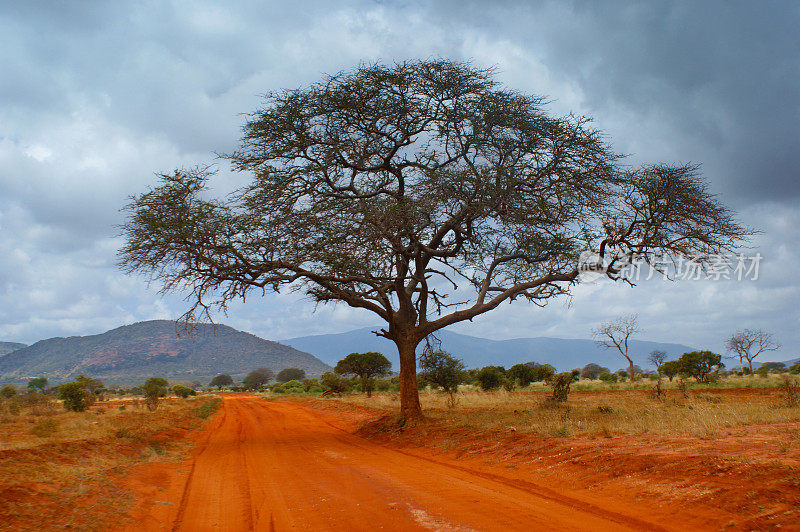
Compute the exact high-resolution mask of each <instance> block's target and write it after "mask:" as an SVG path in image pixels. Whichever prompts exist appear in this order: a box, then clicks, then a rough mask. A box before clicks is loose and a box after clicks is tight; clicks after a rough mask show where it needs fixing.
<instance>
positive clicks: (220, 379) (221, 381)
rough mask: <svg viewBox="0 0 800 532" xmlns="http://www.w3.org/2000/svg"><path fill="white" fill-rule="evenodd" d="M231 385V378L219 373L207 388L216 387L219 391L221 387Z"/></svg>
mask: <svg viewBox="0 0 800 532" xmlns="http://www.w3.org/2000/svg"><path fill="white" fill-rule="evenodd" d="M232 384H233V377H231V376H230V375H228V374H225V373H221V374H220V375H217V376H216V377H214V378H213V379H211V382H209V383H208V385H209V386H216V387H217V390H221V389H222V387H223V386H230V385H232Z"/></svg>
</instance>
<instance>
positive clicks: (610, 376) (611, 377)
mask: <svg viewBox="0 0 800 532" xmlns="http://www.w3.org/2000/svg"><path fill="white" fill-rule="evenodd" d="M597 378H598V379H600V380H601V381H603V382H607V383H612V382H617V381H618V380H619V376H618V375H617V374H616V373H609V372H607V371H606V372H604V373H601V374H600V375H598V377H597Z"/></svg>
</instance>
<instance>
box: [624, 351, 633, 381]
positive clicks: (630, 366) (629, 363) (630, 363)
mask: <svg viewBox="0 0 800 532" xmlns="http://www.w3.org/2000/svg"><path fill="white" fill-rule="evenodd" d="M625 358H627V359H628V373H630V374H631V382H633V360H631V359H630V358H628V356H625Z"/></svg>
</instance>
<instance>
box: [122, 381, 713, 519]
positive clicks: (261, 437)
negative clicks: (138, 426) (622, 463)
mask: <svg viewBox="0 0 800 532" xmlns="http://www.w3.org/2000/svg"><path fill="white" fill-rule="evenodd" d="M352 428H353V424H352V423H349V422H348V420H347V419H346V418H343V417H342V416H337V415H336V414H335V413H332V412H325V411H320V410H316V409H312V408H309V407H307V406H304V405H302V404H299V403H296V402H291V401H265V400H263V399H259V398H253V397H236V396H229V397H226V398H225V399H224V401H223V405H222V407H221V408H220V411H219V412H218V413H217V414H216V415H215V418H214V419H213V420H212V421H211V422H210V423H208V424H207V425H206V426H205V427H204V428H203V429H201V430H200V431H198V432H197V433H196V434H195V435H194V438H196V442H197V445H196V447H195V449H194V451H193V452H192V454H191V458H190V459H188V460H186V461H184V462H182V463H180V464H175V465H169V464H161V465H157V464H152V465H148V466H144V467H141V468H137V470H136V472H135V473H134V475H133V476H132V477H131V480H130V484H131V486H132V487H133V489H134V491H135V492H136V493H138V498H139V500H140V501H141V503H140V505H139V507H138V509H137V510H136V512H135V514H134V516H133V517H134V523H132V524H130V525H129V526H128V527H127V528H126V529H125V530H143V529H144V530H191V531H203V530H290V529H294V530H534V529H535V530H555V529H558V530H587V529H593V530H686V529H689V528H693V529H698V528H708V527H711V528H719V526H718V525H721V524H722V520H723V519H724V518H725V516H724V515H723V516H721V517H722V519H718V520H715V519H713V518H712V517H710V516H709V515H700V516H697V515H686V514H684V513H677V514H676V512H675V511H674V509H672V508H663V507H660V506H659V504H658V503H657V502H654V503H652V504H647V503H646V502H642V501H635V503H631V502H630V501H627V500H625V499H624V498H623V497H619V496H613V497H611V496H609V495H608V493H607V492H605V491H598V490H595V491H589V490H585V489H575V490H573V489H568V488H562V486H558V485H557V484H550V483H547V482H538V481H537V479H536V478H535V477H532V476H531V475H529V474H527V473H526V472H525V471H523V470H520V469H513V470H512V469H508V468H507V466H508V464H503V463H496V464H494V465H492V464H487V463H485V462H486V461H485V460H483V462H480V461H477V460H470V459H458V457H453V456H449V455H447V454H441V453H440V454H434V453H433V452H427V451H425V449H424V448H423V447H417V448H413V449H412V448H410V447H409V446H408V445H405V448H398V447H399V446H398V445H391V442H389V443H390V445H385V444H379V443H375V442H374V441H371V440H369V439H365V438H362V437H359V436H356V435H354V434H352V433H351V431H352ZM393 447H394V448H393ZM562 484H563V483H562Z"/></svg>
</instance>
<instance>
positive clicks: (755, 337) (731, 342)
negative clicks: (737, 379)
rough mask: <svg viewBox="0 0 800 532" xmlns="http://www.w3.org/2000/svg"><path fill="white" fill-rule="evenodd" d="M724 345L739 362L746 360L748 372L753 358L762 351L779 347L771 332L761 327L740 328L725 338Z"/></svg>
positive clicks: (751, 368)
mask: <svg viewBox="0 0 800 532" xmlns="http://www.w3.org/2000/svg"><path fill="white" fill-rule="evenodd" d="M725 347H726V348H727V349H728V351H729V352H731V353H734V355H735V356H738V357H739V363H740V364H744V361H745V360H747V365H748V367H749V368H750V373H752V372H753V359H754V358H756V357H757V356H758V355H760V354H761V353H763V352H764V351H777V350H778V349H780V348H781V344H779V343H778V342H776V341H775V339H774V338H773V336H772V333H768V332H766V331H763V330H761V329H742V330H740V331H736V332H735V333H733V334H732V335H730V336H729V337H728V339H727V340H725Z"/></svg>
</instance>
